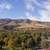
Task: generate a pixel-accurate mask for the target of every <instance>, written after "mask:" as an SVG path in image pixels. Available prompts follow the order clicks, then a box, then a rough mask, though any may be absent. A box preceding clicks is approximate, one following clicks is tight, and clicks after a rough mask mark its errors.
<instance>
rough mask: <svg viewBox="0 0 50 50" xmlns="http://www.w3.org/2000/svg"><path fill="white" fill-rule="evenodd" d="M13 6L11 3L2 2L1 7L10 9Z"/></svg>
mask: <svg viewBox="0 0 50 50" xmlns="http://www.w3.org/2000/svg"><path fill="white" fill-rule="evenodd" d="M12 7H13V6H12V5H11V4H9V3H1V4H0V8H1V9H7V10H10V9H11V8H12Z"/></svg>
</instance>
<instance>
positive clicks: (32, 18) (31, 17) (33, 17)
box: [28, 16, 39, 21]
mask: <svg viewBox="0 0 50 50" xmlns="http://www.w3.org/2000/svg"><path fill="white" fill-rule="evenodd" d="M28 19H30V20H36V21H39V20H38V19H37V18H36V17H35V16H30V17H28Z"/></svg>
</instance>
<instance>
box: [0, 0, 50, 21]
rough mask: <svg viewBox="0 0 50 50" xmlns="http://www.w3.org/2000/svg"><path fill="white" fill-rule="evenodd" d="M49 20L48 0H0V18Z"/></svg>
mask: <svg viewBox="0 0 50 50" xmlns="http://www.w3.org/2000/svg"><path fill="white" fill-rule="evenodd" d="M1 18H12V19H21V18H23V19H25V18H29V19H31V20H39V21H50V0H0V19H1Z"/></svg>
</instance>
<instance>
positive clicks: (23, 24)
mask: <svg viewBox="0 0 50 50" xmlns="http://www.w3.org/2000/svg"><path fill="white" fill-rule="evenodd" d="M5 26H8V28H9V27H12V26H13V27H15V28H50V22H41V21H34V20H29V19H0V28H1V27H2V28H3V27H5Z"/></svg>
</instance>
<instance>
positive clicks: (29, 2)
mask: <svg viewBox="0 0 50 50" xmlns="http://www.w3.org/2000/svg"><path fill="white" fill-rule="evenodd" d="M24 1H25V7H26V10H27V11H26V12H25V13H26V14H25V15H26V16H27V17H29V16H32V15H33V11H36V9H37V10H38V12H39V15H41V16H40V19H39V20H40V21H50V0H24ZM29 18H30V19H32V18H34V16H32V18H31V17H29ZM34 19H38V16H37V18H34ZM34 19H33V20H34Z"/></svg>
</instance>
